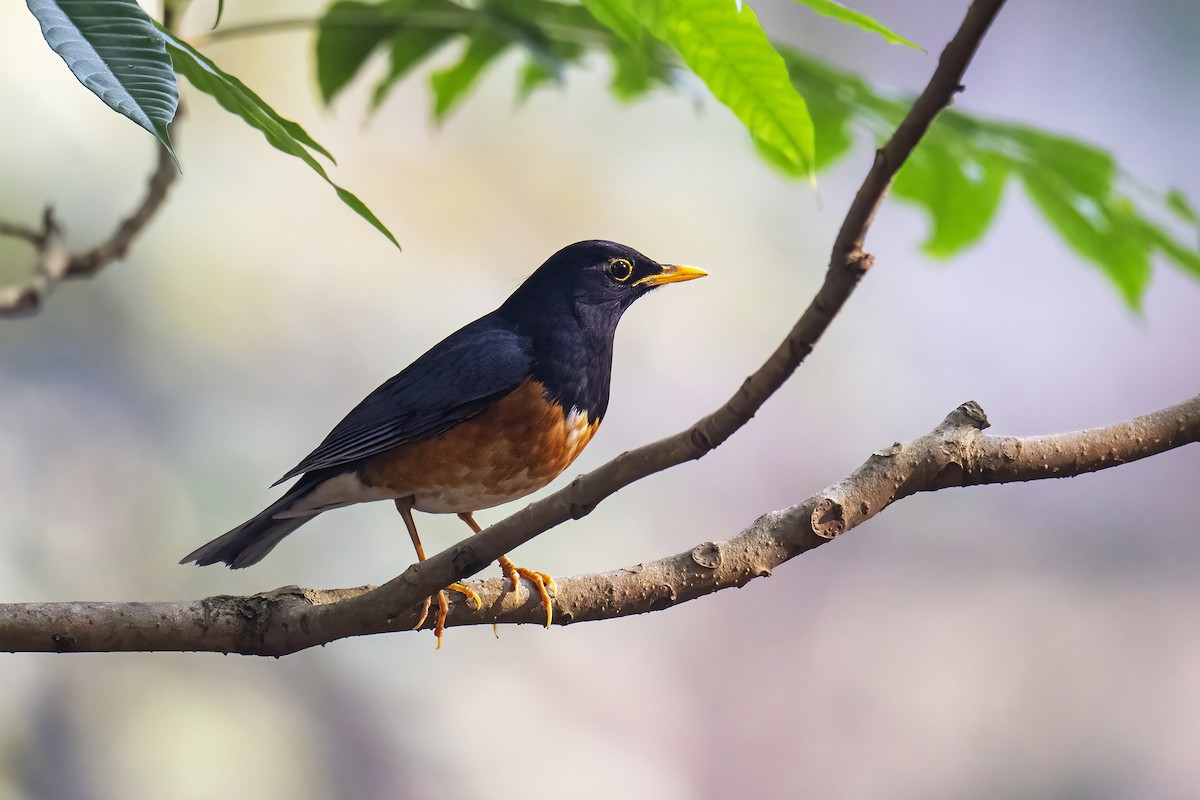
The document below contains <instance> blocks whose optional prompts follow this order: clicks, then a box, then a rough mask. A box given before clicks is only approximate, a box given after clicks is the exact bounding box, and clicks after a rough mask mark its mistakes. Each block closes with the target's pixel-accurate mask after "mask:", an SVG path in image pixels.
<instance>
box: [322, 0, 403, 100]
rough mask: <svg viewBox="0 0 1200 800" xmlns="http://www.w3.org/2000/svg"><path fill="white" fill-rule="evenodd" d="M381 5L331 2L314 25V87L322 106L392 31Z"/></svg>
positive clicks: (391, 18)
mask: <svg viewBox="0 0 1200 800" xmlns="http://www.w3.org/2000/svg"><path fill="white" fill-rule="evenodd" d="M394 20H395V18H394V16H393V15H392V14H391V13H390V12H389V10H388V7H387V6H384V5H372V4H368V3H359V2H353V0H347V1H346V2H339V3H334V4H333V5H331V6H330V7H329V8H328V9H327V10H326V11H325V13H324V14H323V15H322V16H321V19H320V20H319V21H318V22H317V40H316V54H317V59H316V60H317V88H318V89H319V90H320V92H321V100H323V101H324V102H325V104H326V105H328V104H329V103H331V102H333V98H334V97H336V96H337V94H338V92H340V91H341V90H342V89H344V88H345V87H346V86H347V84H349V83H350V81H351V80H353V78H354V76H355V75H357V74H358V71H359V69H361V68H362V65H363V64H364V63H366V60H367V59H368V58H370V56H371V53H373V52H374V51H375V48H377V47H378V46H379V45H380V44H382V43H383V41H384V40H386V39H387V38H388V36H389V35H390V34H391V33H392V30H393V29H394V28H395V21H394Z"/></svg>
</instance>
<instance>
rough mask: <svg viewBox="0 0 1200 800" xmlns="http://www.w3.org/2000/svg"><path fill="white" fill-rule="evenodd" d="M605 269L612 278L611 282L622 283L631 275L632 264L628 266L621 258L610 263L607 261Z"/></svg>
mask: <svg viewBox="0 0 1200 800" xmlns="http://www.w3.org/2000/svg"><path fill="white" fill-rule="evenodd" d="M605 269H606V270H607V271H608V274H609V275H611V276H612V277H613V280H617V281H621V282H622V283H624V282H625V281H627V280H629V276H630V275H632V274H633V264H630V263H629V262H628V261H626V260H625V259H623V258H614V259H613V260H612V261H609V262H608V266H607V267H605Z"/></svg>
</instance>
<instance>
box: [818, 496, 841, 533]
mask: <svg viewBox="0 0 1200 800" xmlns="http://www.w3.org/2000/svg"><path fill="white" fill-rule="evenodd" d="M811 522H812V529H813V533H815V534H817V536H820V537H821V538H822V539H833V538H835V537H837V536H839V535H840V534H842V533H843V532H844V531H845V530H846V514H845V509H843V508H842V504H841V503H839V502H837V501H835V500H831V499H829V498H828V497H822V498H821V499H820V500H819V501H818V502H817V505H816V506H815V507H814V508H813V512H812V517H811Z"/></svg>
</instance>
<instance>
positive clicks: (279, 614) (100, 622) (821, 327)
mask: <svg viewBox="0 0 1200 800" xmlns="http://www.w3.org/2000/svg"><path fill="white" fill-rule="evenodd" d="M1002 5H1003V0H975V2H974V3H973V4H972V5H971V8H970V10H969V11H968V12H967V16H966V19H965V20H964V22H963V24H962V26H961V27H960V28H959V30H958V32H957V33H956V34H955V36H954V38H953V39H952V40H951V42H950V43H949V44H948V45H947V47H946V49H945V50H944V51H943V53H942V55H941V57H940V59H939V62H938V67H937V69H936V70H935V72H934V75H933V77H932V78H931V79H930V81H929V84H928V86H927V87H926V89H925V91H924V92H922V94H921V96H920V97H919V98H918V100H917V101H916V103H915V104H914V106H913V108H912V109H911V110H910V111H909V113H908V114H907V115H906V117H905V119H904V120H903V121H902V122H901V124H900V126H899V128H898V129H897V131H896V133H895V134H894V135H893V136H892V138H891V139H890V140H889V141H888V143H887V144H886V145H884V147H883V148H882V149H881V150H880V151H878V152H877V154H876V158H875V163H874V165H873V166H872V167H871V169H870V171H869V172H868V175H867V178H866V180H865V181H864V183H863V186H862V188H861V189H860V190H859V192H858V195H857V196H856V197H855V200H854V203H853V205H852V206H851V209H850V212H849V213H848V214H847V217H846V220H845V222H844V223H843V225H842V228H841V231H840V232H839V234H838V236H837V239H836V240H835V243H834V246H833V252H832V255H831V258H830V264H829V269H828V272H827V273H826V277H825V281H824V283H823V284H822V286H821V288H820V290H819V291H818V292H817V295H816V297H815V298H814V299H813V301H812V302H811V303H810V304H809V306H808V308H807V309H806V310H805V311H804V313H803V314H802V315H801V317H800V319H799V320H798V321H797V322H796V324H795V326H794V327H793V328H792V330H791V332H790V333H789V334H788V335H787V337H786V338H785V339H784V341H783V342H782V343H781V344H780V345H779V347H777V348H776V350H775V352H774V353H772V354H771V356H770V357H769V358H768V359H767V360H766V361H765V362H764V363H763V365H762V366H761V367H759V369H758V370H757V371H756V372H754V373H753V374H752V375H750V377H748V378H747V379H746V380H745V382H743V384H742V385H741V387H740V388H739V389H738V391H737V392H736V393H735V394H734V395H733V397H731V398H730V399H729V401H728V402H726V403H725V404H724V405H722V406H721V407H720V408H718V409H717V410H716V411H714V412H713V413H711V414H709V415H708V416H706V417H704V418H702V419H701V420H699V421H698V422H697V423H695V424H694V425H692V426H691V427H690V428H688V429H687V430H684V431H681V432H680V433H677V434H675V435H674V436H669V437H667V438H665V439H662V440H660V441H657V442H653V443H651V444H648V445H645V446H643V447H640V448H638V449H636V450H632V451H630V452H627V453H624V454H622V455H620V456H618V457H617V458H616V459H614V460H612V461H610V462H609V463H607V464H605V465H603V466H602V467H600V468H599V469H597V470H595V471H593V472H591V473H588V474H585V475H581V476H579V477H578V478H576V479H575V480H574V481H573V482H572V483H571V484H570V485H569V486H568V487H567V488H565V489H563V490H561V491H558V492H556V493H554V494H552V495H551V496H549V497H547V498H545V499H544V500H542V501H539V502H537V503H534V504H532V505H530V506H528V507H527V508H525V509H523V510H521V511H519V512H517V513H516V514H513V515H512V516H510V517H508V518H506V519H504V520H502V521H501V522H499V523H497V524H496V525H493V526H492V527H490V528H488V529H487V530H485V531H484V532H483V533H482V534H480V535H478V536H474V537H472V538H471V539H469V540H464V541H462V542H460V543H458V544H457V545H455V546H453V547H451V548H449V549H448V550H446V551H444V552H442V553H439V554H438V555H435V556H433V557H432V558H430V559H428V560H426V561H423V562H421V563H420V564H414V565H413V566H411V567H409V568H408V569H407V570H405V572H404V573H403V574H401V575H400V576H398V577H397V578H395V579H393V580H391V581H389V582H388V583H386V584H384V585H383V586H380V587H378V588H370V587H364V588H362V589H359V590H347V591H339V592H336V593H335V594H334V595H322V596H323V597H329V596H333V597H336V598H337V600H338V601H339V602H316V601H314V599H313V597H312V593H311V591H310V590H304V589H286V590H280V591H277V592H273V593H270V594H267V595H256V596H253V597H248V598H247V597H243V598H210V599H209V600H205V601H199V602H196V603H172V604H165V605H164V604H67V605H49V606H47V605H41V606H33V605H16V606H6V607H4V611H3V612H2V614H3V616H2V617H0V633H3V634H4V638H3V639H0V649H6V648H7V649H52V650H53V649H61V650H77V649H112V647H111V646H109V645H105V646H103V647H102V646H99V645H97V644H95V642H97V641H101V640H102V641H106V642H111V641H112V640H113V637H114V636H115V637H116V638H117V639H119V640H120V641H121V642H124V641H125V640H124V639H123V638H121V637H120V636H117V634H119V633H121V632H122V631H123V632H125V633H126V635H127V636H128V637H132V638H133V639H136V640H137V641H140V642H142V643H143V644H144V643H145V642H146V641H147V637H150V638H153V640H154V641H156V642H158V643H159V644H158V645H156V646H155V649H174V650H179V649H184V650H190V649H202V650H219V651H226V652H240V653H258V654H270V655H280V654H283V653H289V652H294V651H295V650H298V649H303V648H305V647H310V646H312V645H315V644H321V643H324V642H330V641H334V640H335V639H339V638H343V637H346V636H354V635H361V634H366V633H374V632H380V631H386V630H395V629H397V627H404V625H403V624H402V623H404V622H409V623H411V621H412V620H415V616H414V615H413V614H414V612H413V610H412V609H413V607H414V606H416V604H417V603H419V602H420V601H421V600H423V599H424V598H425V597H428V596H429V595H430V594H432V593H433V592H435V591H437V590H438V589H439V588H441V587H444V586H448V585H450V584H451V583H453V582H455V581H457V580H461V579H462V578H464V577H467V576H469V575H473V574H475V573H476V572H478V571H479V570H481V569H482V568H483V567H485V566H486V565H487V564H489V563H490V562H492V561H494V560H496V559H497V558H498V557H499V556H500V555H501V554H502V553H504V552H506V551H509V550H512V549H513V548H515V547H517V546H518V545H520V544H523V543H524V542H526V541H529V540H530V539H532V538H534V537H535V536H537V535H538V534H540V533H543V532H545V531H546V530H549V529H550V528H552V527H554V526H555V525H558V524H560V523H562V522H565V521H566V520H568V519H572V518H576V519H577V518H579V517H582V516H584V515H586V514H588V513H589V512H590V511H591V510H592V509H593V508H595V507H596V505H597V504H598V503H599V502H601V501H602V500H603V499H604V498H606V497H608V496H609V495H611V494H613V493H614V492H616V491H618V490H619V489H621V488H622V487H624V486H627V485H629V484H630V483H633V482H634V481H637V480H640V479H641V478H644V477H646V476H648V475H652V474H654V473H655V472H659V471H661V470H664V469H667V468H669V467H672V466H676V465H678V464H682V463H684V462H686V461H689V460H693V459H697V458H700V457H702V456H704V455H705V454H707V453H708V452H709V451H711V450H713V449H714V448H716V447H718V446H719V445H720V444H721V443H723V442H724V441H725V440H726V439H728V438H729V437H730V436H731V435H733V433H734V432H736V431H737V430H738V429H739V428H741V427H742V426H743V425H745V424H746V423H747V422H748V421H749V420H750V419H751V418H752V417H753V416H754V414H755V413H756V412H757V411H758V409H759V408H760V407H761V406H762V405H763V403H765V402H766V400H767V399H768V398H769V397H771V395H773V394H774V393H775V392H776V391H777V390H778V389H779V388H780V387H781V386H782V385H783V383H784V382H785V381H786V380H787V379H788V378H789V377H790V376H791V374H792V373H793V372H794V371H795V370H796V368H797V367H799V365H800V363H801V362H802V361H803V360H804V359H805V357H807V355H808V354H809V353H810V352H812V350H813V348H814V347H815V345H816V343H817V341H818V340H819V339H820V337H821V335H822V334H823V333H824V332H825V330H826V329H827V328H828V327H829V325H830V324H831V323H832V321H833V318H834V317H835V316H836V315H837V313H838V311H840V309H841V307H842V305H843V304H844V303H845V302H846V300H847V299H848V298H849V296H850V294H851V293H852V292H853V291H854V289H855V287H856V286H857V285H858V282H859V280H860V279H861V278H862V276H863V275H865V274H866V271H867V270H868V269H869V267H870V265H871V263H872V257H871V256H869V255H868V254H866V253H864V252H863V251H862V249H861V247H862V244H863V242H864V241H865V239H866V234H867V231H868V229H869V227H870V224H871V221H872V219H873V217H874V214H875V210H876V209H877V208H878V206H879V204H880V203H882V201H883V197H884V195H885V193H886V191H887V187H888V186H889V185H890V183H891V180H892V178H893V177H894V176H895V174H896V172H897V171H898V170H899V168H900V166H901V165H902V164H903V163H904V160H905V159H906V158H907V157H908V154H909V153H910V152H911V151H912V149H913V147H915V146H916V143H917V142H918V141H919V140H920V138H921V136H922V135H923V134H924V132H925V131H926V130H927V129H928V127H929V125H930V124H931V123H932V121H933V119H934V117H936V115H937V114H938V112H939V111H941V109H943V108H945V107H946V106H947V105H948V104H949V103H950V100H951V99H952V98H953V96H954V94H955V93H956V92H958V91H959V90H960V89H961V80H962V76H963V74H964V72H965V71H966V68H967V66H968V64H969V63H970V61H971V58H972V56H973V55H974V53H975V51H976V49H977V48H978V45H979V42H980V41H981V39H982V37H983V35H984V34H985V33H986V31H987V29H988V27H989V26H990V24H991V21H992V20H993V19H994V18H995V16H996V14H997V13H998V12H999V10H1000V8H1001V6H1002ZM697 563H699V562H697ZM483 588H484V590H485V591H487V592H489V593H488V594H486V595H484V596H485V597H487V598H488V599H489V601H490V604H489V605H487V606H486V608H487V609H488V612H489V613H492V614H502V613H507V612H506V611H505V609H504V606H503V604H504V601H505V599H504V598H503V597H501V593H500V592H499V590H498V585H497V584H493V585H492V586H490V587H489V586H488V585H487V584H484V587H483ZM573 590H574V583H572V584H570V585H568V586H566V587H565V588H564V589H563V593H562V596H561V597H560V600H559V608H560V618H562V619H566V620H577V619H580V616H579V612H578V610H573V607H572V606H571V605H570V598H571V592H572V591H573ZM497 598H499V601H497ZM497 602H499V603H500V605H499V606H497V605H496V603H497ZM665 604H666V605H670V604H671V603H670V602H667V603H665ZM630 613H636V612H630ZM31 614H32V615H33V617H34V618H37V619H41V621H42V622H43V623H46V624H47V625H49V623H50V622H52V621H53V622H55V623H59V622H61V624H54V625H49V627H42V628H41V630H43V631H45V630H58V631H63V630H64V626H66V627H67V628H69V629H70V630H72V631H78V632H79V633H80V636H76V635H74V634H67V633H59V634H56V636H57V637H58V638H57V639H54V640H53V641H49V640H47V639H46V636H47V634H38V633H36V631H35V629H34V628H32V627H29V625H28V624H26V625H24V626H22V625H21V624H19V622H18V620H19V619H21V618H22V617H21V615H26V617H24V618H25V619H26V622H27V623H28V621H29V619H30V618H29V617H28V615H31ZM72 615H74V616H72ZM114 615H116V616H115V617H114ZM562 615H565V616H562ZM74 620H84V621H85V624H86V626H87V627H85V628H82V629H81V628H79V626H78V625H77V624H75V622H74ZM151 624H153V627H152V628H151V627H149V626H150V625H151ZM166 629H170V630H171V631H173V633H174V635H173V636H170V637H163V636H162V632H163V631H164V630H166ZM6 631H7V633H6ZM22 631H23V632H24V635H26V636H32V637H33V639H31V640H22V641H23V642H25V644H26V645H27V646H22V647H20V648H16V647H15V645H14V644H12V643H11V642H14V641H16V640H15V639H12V638H10V637H12V636H16V635H17V633H18V632H22ZM106 631H107V632H109V633H110V634H112V635H111V636H108V637H105V636H104V635H103V633H104V632H106ZM39 636H40V638H39ZM39 642H40V646H39V644H38V643H39ZM133 649H139V648H133ZM140 649H146V647H144V646H142V647H140Z"/></svg>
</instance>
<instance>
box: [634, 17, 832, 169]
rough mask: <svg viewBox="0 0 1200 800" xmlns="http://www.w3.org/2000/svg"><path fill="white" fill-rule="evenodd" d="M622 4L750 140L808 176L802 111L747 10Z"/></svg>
mask: <svg viewBox="0 0 1200 800" xmlns="http://www.w3.org/2000/svg"><path fill="white" fill-rule="evenodd" d="M620 1H621V3H622V4H623V5H624V8H625V10H626V11H628V12H629V13H630V14H631V15H632V16H633V17H634V18H636V19H637V20H638V21H639V22H640V23H641V24H642V25H643V26H644V27H645V28H646V29H647V30H649V31H650V32H651V33H652V34H654V36H656V37H657V38H658V39H660V40H662V41H663V42H665V43H666V44H668V45H670V46H671V47H673V48H674V49H675V50H676V51H678V53H679V55H680V56H681V57H682V58H683V61H684V63H686V64H687V65H688V67H690V68H691V69H692V71H693V72H695V73H696V74H697V75H698V76H699V77H700V79H701V80H703V81H704V83H705V84H706V85H707V86H708V88H709V91H711V92H712V93H713V95H714V96H715V97H716V98H717V99H718V100H720V101H721V102H722V103H724V104H725V105H726V106H727V107H728V108H729V109H730V110H731V111H732V112H733V113H734V114H735V115H736V116H737V118H738V119H740V120H741V121H742V124H744V125H745V126H746V128H747V129H748V130H749V131H750V135H751V136H752V137H754V139H755V140H757V141H760V142H762V143H763V144H764V145H765V146H767V147H768V148H770V149H771V150H773V151H775V152H777V153H778V154H779V155H780V156H781V157H782V158H783V159H784V161H785V163H788V164H790V165H791V166H792V167H793V168H794V169H796V170H797V171H799V172H802V173H804V174H810V173H811V171H812V167H813V161H814V146H815V145H814V134H813V123H812V119H811V118H810V117H809V114H808V107H807V106H806V105H805V103H804V98H803V97H801V96H800V95H799V93H797V91H796V89H795V88H794V87H793V86H792V84H791V81H790V79H789V77H788V71H787V67H786V65H785V64H784V62H783V58H782V57H781V56H780V55H779V53H777V52H776V51H775V48H774V47H772V46H771V43H770V42H769V41H768V40H767V36H766V34H765V33H763V30H762V28H761V27H759V24H758V18H757V17H755V16H754V12H753V11H751V10H750V9H749V7H747V6H743V7H742V8H741V10H740V11H739V10H738V9H737V6H736V5H735V4H734V3H733V2H731V0H686V2H685V1H684V0H620Z"/></svg>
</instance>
